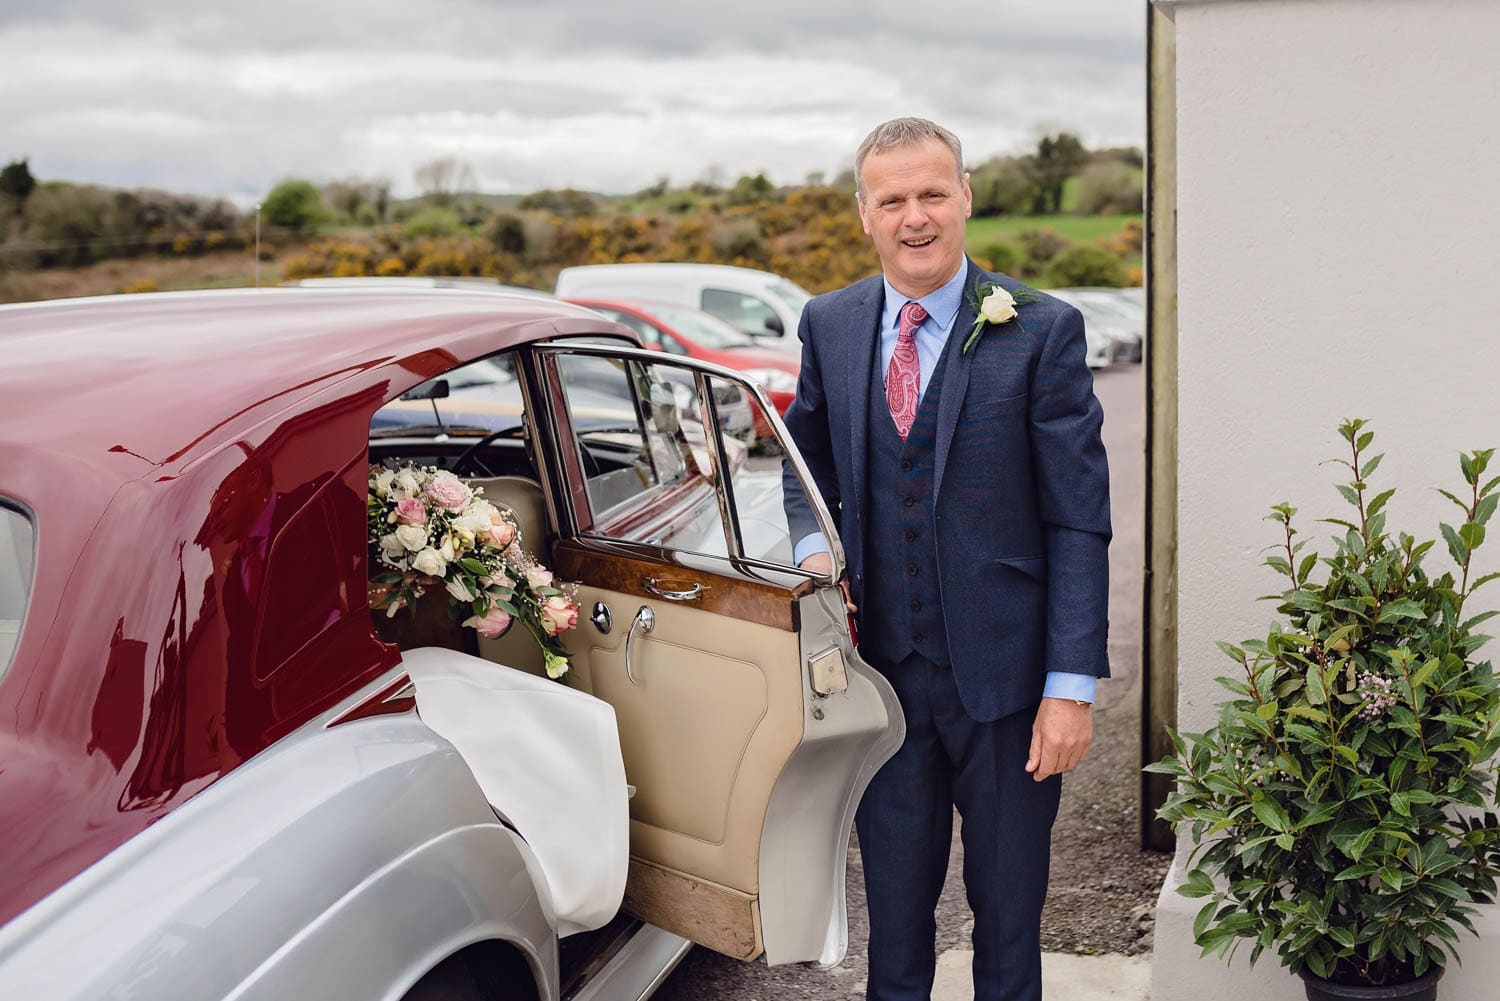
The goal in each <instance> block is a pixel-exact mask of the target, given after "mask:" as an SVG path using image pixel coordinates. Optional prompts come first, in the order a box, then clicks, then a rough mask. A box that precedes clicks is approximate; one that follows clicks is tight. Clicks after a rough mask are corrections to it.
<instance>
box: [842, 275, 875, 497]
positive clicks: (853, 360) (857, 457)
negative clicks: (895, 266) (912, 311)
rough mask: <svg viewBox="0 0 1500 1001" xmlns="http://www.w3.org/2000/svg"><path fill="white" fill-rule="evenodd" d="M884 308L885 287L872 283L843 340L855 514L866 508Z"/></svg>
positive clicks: (853, 312) (851, 318) (853, 311)
mask: <svg viewBox="0 0 1500 1001" xmlns="http://www.w3.org/2000/svg"><path fill="white" fill-rule="evenodd" d="M884 305H885V286H884V285H883V284H881V283H880V282H879V281H874V282H871V283H870V286H869V288H868V290H867V291H866V292H865V294H864V297H863V298H862V299H860V300H859V302H858V303H856V304H855V307H854V309H852V310H851V311H850V312H849V317H848V319H849V326H848V328H847V329H846V330H845V331H844V337H843V338H841V340H842V341H843V343H844V344H845V345H847V351H848V353H847V355H846V356H845V365H844V376H845V378H847V379H848V380H849V382H848V389H849V395H848V397H847V399H848V400H849V443H850V446H851V447H850V451H849V454H850V456H851V458H852V460H853V461H852V463H851V466H852V469H853V471H854V503H855V504H856V505H857V506H856V509H855V510H856V511H857V510H859V508H862V507H863V506H864V497H865V447H866V445H867V444H868V438H869V429H870V373H871V371H872V370H873V368H874V365H875V352H876V346H877V345H878V344H879V343H880V315H881V309H882V307H884Z"/></svg>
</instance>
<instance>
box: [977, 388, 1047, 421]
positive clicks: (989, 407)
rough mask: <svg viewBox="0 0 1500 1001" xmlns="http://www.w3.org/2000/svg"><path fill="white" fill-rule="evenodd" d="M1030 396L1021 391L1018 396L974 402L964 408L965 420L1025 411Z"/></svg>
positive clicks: (983, 418)
mask: <svg viewBox="0 0 1500 1001" xmlns="http://www.w3.org/2000/svg"><path fill="white" fill-rule="evenodd" d="M1030 398H1031V397H1030V396H1029V395H1028V394H1026V393H1022V394H1021V395H1020V396H1007V397H1006V398H1005V399H1003V400H985V401H984V402H983V403H975V404H973V405H972V406H968V407H965V408H964V418H965V419H966V420H975V421H978V420H985V419H987V418H994V417H999V416H1000V415H1001V414H1008V413H1011V412H1012V411H1017V412H1023V413H1024V412H1025V410H1026V404H1027V402H1028V401H1029V400H1030Z"/></svg>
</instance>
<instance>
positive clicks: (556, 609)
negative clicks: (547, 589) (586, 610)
mask: <svg viewBox="0 0 1500 1001" xmlns="http://www.w3.org/2000/svg"><path fill="white" fill-rule="evenodd" d="M577 624H578V605H577V604H575V603H574V602H573V601H572V600H571V599H569V598H564V597H563V596H562V595H559V594H554V595H553V596H552V597H550V598H548V599H547V600H546V601H544V602H542V628H543V629H545V630H546V631H547V635H548V636H556V635H557V634H558V633H562V632H567V631H568V630H569V629H572V628H573V627H574V626H576V625H577Z"/></svg>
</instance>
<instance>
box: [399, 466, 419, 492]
mask: <svg viewBox="0 0 1500 1001" xmlns="http://www.w3.org/2000/svg"><path fill="white" fill-rule="evenodd" d="M395 487H396V492H397V493H399V494H400V495H401V496H402V497H415V496H416V495H417V491H418V490H420V489H422V485H421V484H420V483H418V482H417V474H416V473H413V472H412V471H411V470H410V469H403V470H401V472H399V473H397V474H396V483H395Z"/></svg>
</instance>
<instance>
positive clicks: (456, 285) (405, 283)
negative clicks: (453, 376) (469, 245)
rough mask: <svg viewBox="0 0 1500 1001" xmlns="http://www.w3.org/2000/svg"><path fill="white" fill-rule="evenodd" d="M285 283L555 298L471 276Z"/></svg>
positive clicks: (373, 277)
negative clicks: (442, 290)
mask: <svg viewBox="0 0 1500 1001" xmlns="http://www.w3.org/2000/svg"><path fill="white" fill-rule="evenodd" d="M282 284H284V285H288V286H292V287H294V288H342V289H362V288H363V289H368V288H404V289H417V288H453V289H465V290H467V291H471V292H504V293H507V294H510V295H534V296H541V297H542V298H544V299H551V298H554V297H553V296H552V294H551V293H549V292H543V291H542V290H541V289H535V288H527V287H526V286H525V285H504V284H502V283H501V282H500V281H499V279H496V278H480V277H473V276H468V275H351V276H349V277H339V278H298V279H295V280H293V281H289V282H283V283H282Z"/></svg>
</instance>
